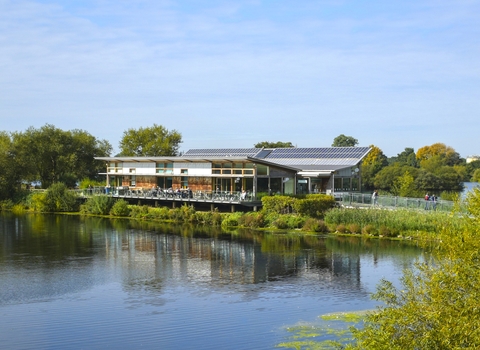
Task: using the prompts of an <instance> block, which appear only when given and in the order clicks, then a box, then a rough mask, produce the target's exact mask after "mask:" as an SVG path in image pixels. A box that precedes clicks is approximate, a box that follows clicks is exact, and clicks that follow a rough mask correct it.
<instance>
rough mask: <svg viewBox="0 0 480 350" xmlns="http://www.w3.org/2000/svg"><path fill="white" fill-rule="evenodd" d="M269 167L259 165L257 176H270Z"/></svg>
mask: <svg viewBox="0 0 480 350" xmlns="http://www.w3.org/2000/svg"><path fill="white" fill-rule="evenodd" d="M268 170H269V167H268V166H266V165H263V164H257V175H268Z"/></svg>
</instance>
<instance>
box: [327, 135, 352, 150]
mask: <svg viewBox="0 0 480 350" xmlns="http://www.w3.org/2000/svg"><path fill="white" fill-rule="evenodd" d="M356 145H358V140H357V139H356V138H354V137H352V136H345V135H344V134H340V135H338V136H337V137H335V138H334V139H333V143H332V147H353V146H356Z"/></svg>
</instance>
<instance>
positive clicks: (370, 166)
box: [361, 145, 388, 189]
mask: <svg viewBox="0 0 480 350" xmlns="http://www.w3.org/2000/svg"><path fill="white" fill-rule="evenodd" d="M370 148H371V150H370V152H369V153H368V154H367V155H366V156H365V158H364V159H363V161H362V165H361V167H362V177H363V180H362V181H363V185H364V186H365V187H366V188H369V189H373V187H374V178H375V175H376V174H377V173H378V172H379V171H380V170H382V168H383V167H385V166H386V165H388V161H387V157H386V156H385V154H383V151H382V150H381V149H380V148H378V147H377V146H375V145H370Z"/></svg>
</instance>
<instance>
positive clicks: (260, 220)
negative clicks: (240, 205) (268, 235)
mask: <svg viewBox="0 0 480 350" xmlns="http://www.w3.org/2000/svg"><path fill="white" fill-rule="evenodd" d="M238 221H239V224H240V225H241V226H244V227H251V228H258V227H265V214H264V213H263V212H249V213H245V214H243V215H242V216H241V217H240V218H239V220H238Z"/></svg>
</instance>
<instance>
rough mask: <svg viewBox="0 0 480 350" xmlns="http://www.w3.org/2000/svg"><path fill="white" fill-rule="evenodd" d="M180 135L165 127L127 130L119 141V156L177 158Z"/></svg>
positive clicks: (180, 141)
mask: <svg viewBox="0 0 480 350" xmlns="http://www.w3.org/2000/svg"><path fill="white" fill-rule="evenodd" d="M180 143H182V135H181V134H180V133H179V132H178V131H176V130H172V131H169V130H167V129H166V128H165V127H163V126H161V125H157V124H153V126H152V127H149V128H140V129H128V130H127V131H124V132H123V137H122V140H121V141H120V154H119V156H126V157H157V156H177V155H178V151H179V145H180Z"/></svg>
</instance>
